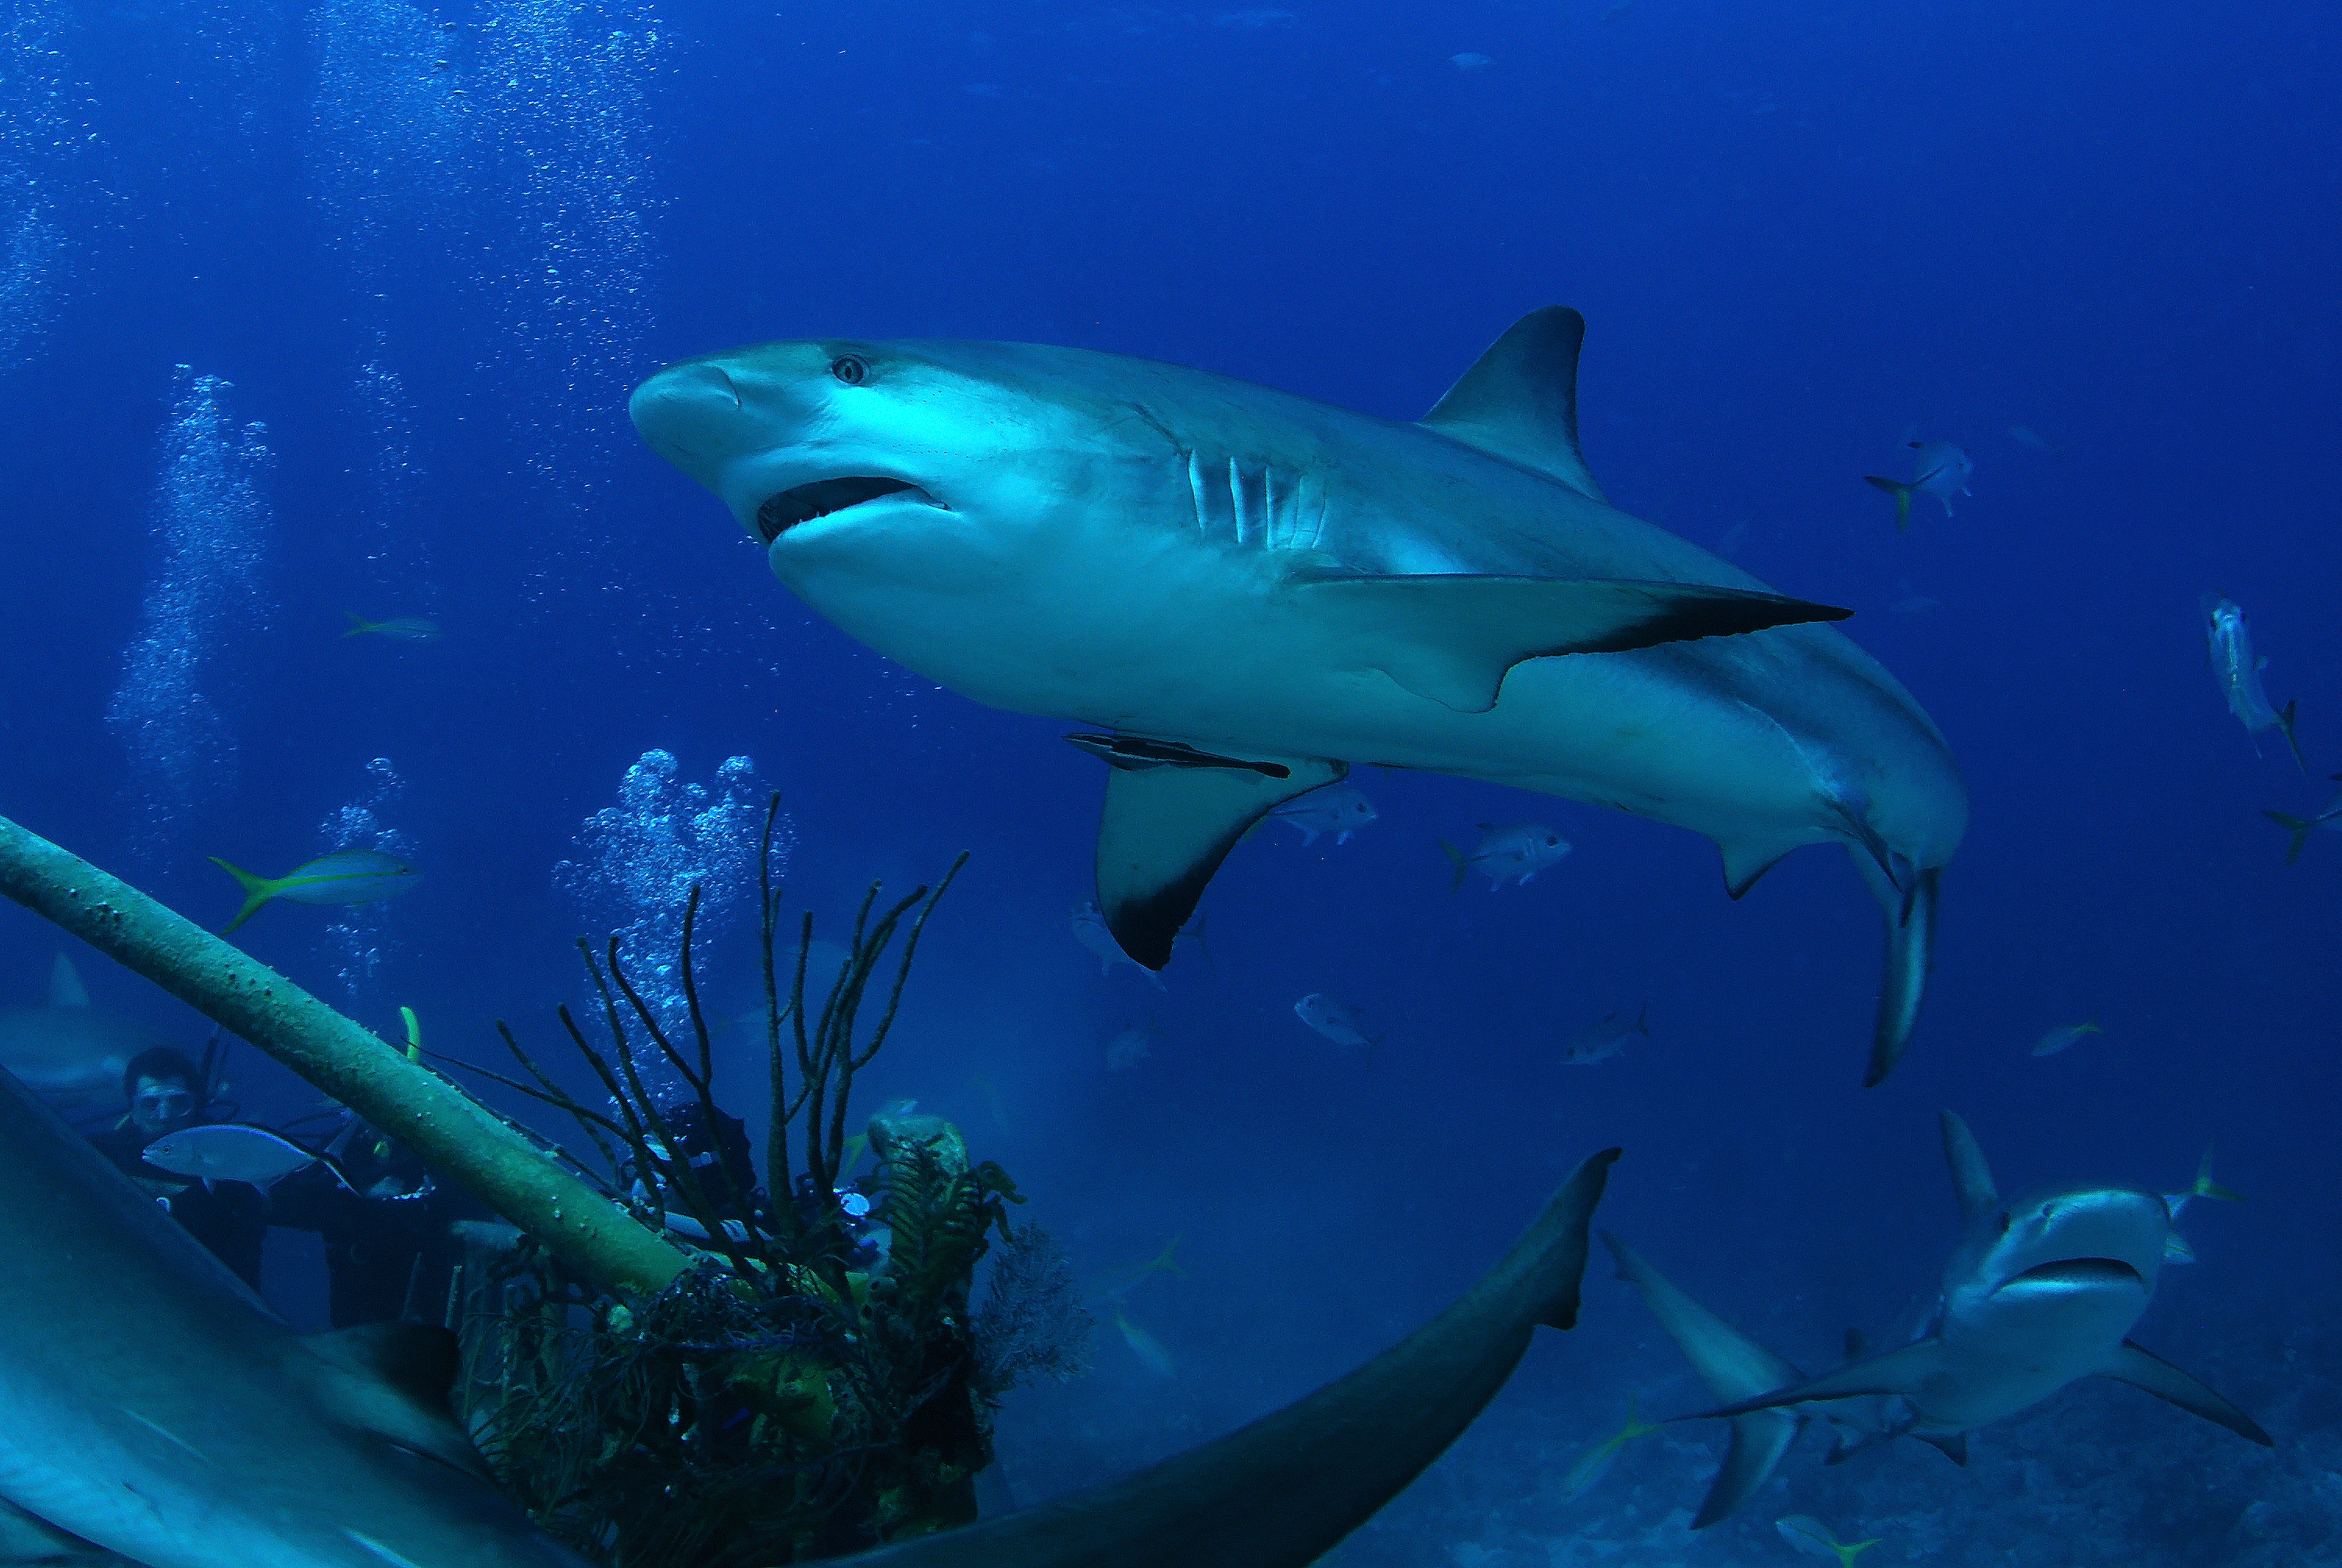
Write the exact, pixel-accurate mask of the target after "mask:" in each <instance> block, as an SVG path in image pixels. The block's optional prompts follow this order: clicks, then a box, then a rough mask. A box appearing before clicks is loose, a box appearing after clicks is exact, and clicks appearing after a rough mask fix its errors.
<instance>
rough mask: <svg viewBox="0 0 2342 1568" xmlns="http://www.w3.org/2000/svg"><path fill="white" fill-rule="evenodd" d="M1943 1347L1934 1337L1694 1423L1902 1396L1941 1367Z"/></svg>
mask: <svg viewBox="0 0 2342 1568" xmlns="http://www.w3.org/2000/svg"><path fill="white" fill-rule="evenodd" d="M1943 1360H1944V1356H1943V1343H1942V1342H1941V1341H1940V1340H1938V1339H1937V1338H1936V1337H1935V1336H1934V1335H1933V1334H1930V1335H1929V1336H1928V1337H1927V1338H1926V1339H1923V1340H1918V1341H1916V1342H1915V1343H1910V1344H1907V1345H1903V1346H1901V1347H1899V1348H1897V1349H1895V1350H1890V1351H1888V1352H1887V1353H1885V1354H1883V1355H1874V1356H1872V1357H1871V1358H1870V1359H1869V1360H1868V1361H1860V1362H1856V1363H1854V1364H1853V1365H1851V1366H1842V1367H1839V1368H1838V1369H1837V1371H1836V1372H1827V1373H1823V1374H1822V1375H1821V1376H1819V1377H1817V1378H1812V1379H1809V1380H1808V1381H1807V1382H1805V1383H1794V1384H1791V1385H1790V1386H1788V1387H1787V1388H1777V1389H1775V1390H1773V1391H1772V1392H1771V1393H1762V1394H1758V1395H1757V1396H1756V1397H1755V1398H1753V1399H1744V1400H1740V1401H1737V1402H1736V1403H1732V1404H1726V1405H1721V1406H1718V1407H1717V1408H1716V1409H1715V1410H1703V1411H1701V1412H1700V1413H1698V1414H1697V1415H1696V1416H1695V1417H1691V1418H1690V1419H1693V1420H1699V1421H1706V1420H1711V1419H1729V1418H1730V1417H1733V1416H1736V1415H1746V1414H1747V1413H1749V1412H1750V1411H1752V1410H1778V1409H1779V1408H1781V1407H1782V1406H1783V1405H1788V1404H1803V1403H1806V1402H1807V1401H1808V1400H1817V1399H1857V1398H1860V1397H1862V1396H1863V1395H1865V1394H1887V1393H1894V1394H1904V1393H1913V1392H1915V1391H1916V1390H1917V1389H1918V1387H1919V1386H1920V1385H1921V1384H1922V1383H1926V1382H1927V1380H1928V1379H1929V1378H1931V1377H1933V1376H1935V1375H1936V1373H1937V1372H1938V1371H1939V1370H1940V1369H1941V1368H1942V1366H1943Z"/></svg>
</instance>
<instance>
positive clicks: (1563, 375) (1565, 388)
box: [1423, 305, 1607, 504]
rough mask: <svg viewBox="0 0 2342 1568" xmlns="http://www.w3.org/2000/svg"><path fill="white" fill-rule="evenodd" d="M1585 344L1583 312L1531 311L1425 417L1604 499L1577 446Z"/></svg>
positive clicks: (1456, 436) (1459, 437)
mask: <svg viewBox="0 0 2342 1568" xmlns="http://www.w3.org/2000/svg"><path fill="white" fill-rule="evenodd" d="M1585 343H1586V318H1585V317H1584V316H1582V315H1578V314H1577V312H1576V311H1574V310H1572V309H1570V308H1569V307H1568V306H1567V305H1546V307H1545V308H1544V309H1542V310H1533V311H1531V312H1529V314H1528V315H1525V316H1523V317H1521V319H1520V320H1518V321H1516V322H1515V323H1513V325H1511V326H1510V327H1509V328H1507V329H1506V332H1505V335H1504V336H1502V337H1500V338H1498V339H1497V340H1496V342H1495V343H1493V344H1491V345H1488V352H1487V353H1486V354H1484V355H1481V356H1480V357H1479V358H1478V359H1477V360H1476V361H1474V362H1473V365H1472V368H1471V369H1469V370H1467V371H1466V372H1465V373H1464V375H1463V378H1462V379H1461V380H1459V381H1457V382H1456V385H1453V386H1451V387H1449V388H1448V389H1447V395H1446V396H1445V397H1443V398H1441V399H1440V400H1439V402H1438V403H1437V404H1436V405H1435V406H1434V407H1433V408H1432V410H1431V412H1430V413H1428V414H1425V415H1424V416H1423V423H1424V424H1426V425H1428V426H1430V427H1431V428H1432V429H1434V430H1436V431H1437V432H1439V434H1442V435H1445V436H1446V437H1447V438H1448V439H1449V440H1451V441H1460V442H1462V443H1463V444H1465V445H1466V446H1469V447H1473V448H1475V449H1476V450H1477V451H1481V452H1486V453H1487V454H1489V455H1491V456H1494V457H1501V458H1503V459H1504V460H1505V461H1506V462H1507V463H1516V464H1520V465H1521V466H1522V467H1524V468H1527V469H1531V470H1533V471H1535V472H1536V473H1539V474H1544V475H1546V477H1547V478H1550V479H1558V480H1560V481H1561V482H1562V483H1563V484H1566V485H1568V486H1569V487H1570V488H1571V489H1573V490H1576V491H1577V492H1579V493H1580V494H1586V495H1590V496H1592V497H1593V498H1594V499H1595V500H1596V501H1603V502H1604V503H1605V504H1607V502H1606V498H1605V497H1604V495H1603V494H1602V487H1601V486H1600V485H1598V484H1595V483H1594V475H1593V474H1592V473H1591V472H1590V471H1589V470H1588V469H1587V468H1586V454H1585V453H1584V452H1583V451H1582V450H1581V449H1580V448H1579V446H1578V444H1577V351H1578V350H1579V349H1580V348H1582V347H1583V346H1584V345H1585Z"/></svg>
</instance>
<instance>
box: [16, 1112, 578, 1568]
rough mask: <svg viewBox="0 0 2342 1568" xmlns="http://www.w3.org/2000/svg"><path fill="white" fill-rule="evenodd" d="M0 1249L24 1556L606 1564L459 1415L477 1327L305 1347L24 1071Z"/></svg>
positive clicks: (203, 1562)
mask: <svg viewBox="0 0 2342 1568" xmlns="http://www.w3.org/2000/svg"><path fill="white" fill-rule="evenodd" d="M0 1255H5V1256H6V1257H8V1258H9V1259H11V1260H12V1263H13V1266H11V1267H10V1268H8V1269H6V1270H5V1271H0V1343H5V1345H6V1347H7V1354H6V1355H5V1358H0V1390H4V1391H5V1393H0V1400H5V1407H6V1409H7V1411H8V1419H7V1420H6V1421H5V1422H0V1499H5V1505H6V1506H5V1512H7V1513H10V1514H12V1517H10V1518H9V1519H7V1520H6V1521H5V1523H6V1524H7V1525H8V1526H9V1527H10V1528H7V1529H5V1530H0V1535H5V1536H6V1537H7V1538H9V1539H10V1540H11V1541H12V1542H15V1541H20V1540H21V1539H22V1537H23V1536H24V1535H25V1534H31V1535H45V1536H48V1537H50V1541H51V1550H53V1551H55V1552H56V1553H58V1554H59V1555H60V1556H62V1555H63V1554H64V1553H65V1552H67V1551H71V1550H75V1549H78V1550H81V1551H87V1550H88V1545H87V1544H86V1543H95V1545H96V1546H98V1547H103V1548H105V1549H107V1550H109V1551H113V1552H116V1553H121V1554H122V1555H123V1556H124V1557H126V1558H129V1559H131V1560H132V1561H133V1562H135V1563H144V1564H146V1565H147V1568H252V1565H254V1564H257V1563H268V1564H272V1565H277V1568H398V1565H400V1564H428V1565H430V1568H585V1564H584V1563H583V1562H582V1560H581V1559H579V1558H577V1557H575V1556H573V1555H571V1554H570V1553H568V1552H566V1551H565V1550H563V1549H562V1548H561V1547H559V1546H557V1545H555V1543H553V1542H552V1541H550V1540H548V1539H546V1538H545V1536H543V1535H541V1534H539V1533H537V1531H536V1530H535V1527H534V1526H532V1525H531V1524H530V1523H528V1521H527V1519H526V1518H525V1517H524V1516H523V1515H522V1514H521V1513H520V1511H519V1510H518V1509H516V1508H514V1507H513V1506H512V1505H511V1504H510V1503H506V1502H505V1501H504V1499H503V1498H502V1497H500V1496H499V1495H498V1494H497V1493H496V1491H495V1487H494V1486H493V1485H492V1484H491V1483H489V1480H488V1474H487V1469H486V1466H485V1464H484V1463H482V1462H481V1459H480V1456H479V1454H478V1453H477V1452H476V1451H475V1449H474V1448H473V1446H472V1443H471V1440H470V1439H469V1438H467V1437H466V1436H465V1434H464V1432H463V1429H462V1428H461V1427H460V1426H458V1425H457V1424H456V1423H455V1417H454V1416H453V1415H452V1414H451V1413H449V1410H448V1405H447V1388H448V1384H449V1383H450V1382H451V1381H452V1379H453V1377H454V1374H455V1370H456V1349H455V1335H453V1334H451V1333H446V1332H445V1330H442V1329H436V1328H425V1327H422V1326H420V1325H415V1324H408V1323H373V1324H368V1325H366V1326H365V1327H363V1328H355V1329H345V1330H342V1331H340V1332H338V1333H326V1334H316V1335H312V1336H309V1337H307V1338H303V1337H300V1336H297V1335H295V1333H293V1332H292V1330H290V1329H288V1328H287V1327H285V1324H284V1323H283V1322H281V1321H280V1320H279V1319H277V1318H276V1317H275V1315H274V1314H273V1313H270V1312H269V1311H268V1310H267V1309H266V1308H265V1307H264V1306H262V1305H261V1304H260V1302H259V1300H258V1298H257V1297H255V1296H254V1295H253V1294H252V1293H251V1292H249V1291H247V1290H245V1287H244V1286H243V1284H242V1283H240V1282H239V1281H237V1280H236V1278H235V1276H234V1275H233V1274H231V1273H228V1272H227V1270H226V1269H225V1268H223V1267H222V1266H221V1265H220V1264H219V1263H217V1262H215V1260H214V1259H213V1258H212V1256H211V1254H210V1253H206V1252H205V1251H204V1249H203V1247H202V1246H201V1244H200V1243H197V1242H195V1240H194V1238H192V1237H191V1236H189V1235H188V1234H187V1233H185V1231H183V1230H181V1229H180V1228H179V1227H178V1226H177V1225H176V1224H175V1223H172V1221H171V1220H170V1218H169V1216H167V1215H166V1214H165V1213H163V1211H162V1210H161V1209H159V1208H157V1207H156V1206H155V1203H153V1202H152V1201H151V1200H149V1199H148V1198H147V1197H146V1196H145V1193H141V1192H140V1191H139V1190H138V1188H137V1186H136V1184H135V1183H133V1182H131V1181H130V1180H129V1179H127V1178H126V1177H125V1176H124V1175H123V1174H121V1173H120V1172H118V1171H116V1170H115V1169H114V1167H113V1166H112V1165H110V1164H107V1163H106V1160H105V1156H104V1155H102V1154H98V1152H97V1151H96V1150H95V1149H93V1148H91V1147H90V1146H89V1145H88V1144H86V1143H85V1142H84V1141H83V1140H82V1139H80V1138H77V1137H75V1135H74V1134H73V1132H72V1130H71V1129H69V1128H67V1127H66V1126H65V1124H64V1123H63V1122H61V1121H59V1120H58V1119H57V1118H56V1116H55V1114H53V1113H51V1112H50V1111H49V1110H48V1109H47V1108H46V1107H45V1106H44V1105H42V1104H40V1102H39V1101H37V1100H36V1099H35V1098H34V1097H33V1096H32V1095H31V1094H29V1093H27V1092H26V1090H25V1087H24V1086H23V1085H22V1084H18V1083H17V1082H16V1081H15V1079H14V1078H11V1077H9V1076H8V1075H7V1074H0Z"/></svg>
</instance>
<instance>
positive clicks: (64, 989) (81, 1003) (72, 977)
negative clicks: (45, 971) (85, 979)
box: [49, 953, 89, 1007]
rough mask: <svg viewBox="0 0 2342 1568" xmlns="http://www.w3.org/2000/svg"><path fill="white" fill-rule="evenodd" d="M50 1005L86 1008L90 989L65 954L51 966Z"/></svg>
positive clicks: (58, 956)
mask: <svg viewBox="0 0 2342 1568" xmlns="http://www.w3.org/2000/svg"><path fill="white" fill-rule="evenodd" d="M49 1005H50V1006H52V1007H86V1006H88V1005H89V987H87V986H85V985H84V984H82V983H81V974H80V972H79V971H77V970H76V969H75V968H74V964H73V960H72V959H70V958H67V957H66V956H65V954H62V953H60V954H57V961H56V962H55V964H50V965H49Z"/></svg>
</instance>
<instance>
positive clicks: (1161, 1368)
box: [1114, 1307, 1179, 1377]
mask: <svg viewBox="0 0 2342 1568" xmlns="http://www.w3.org/2000/svg"><path fill="white" fill-rule="evenodd" d="M1114 1326H1115V1327H1116V1328H1117V1329H1119V1330H1121V1331H1122V1342H1123V1343H1125V1344H1126V1345H1128V1346H1129V1347H1130V1353H1131V1354H1133V1355H1135V1356H1136V1357H1137V1358H1138V1360H1139V1363H1140V1364H1141V1365H1142V1366H1144V1367H1146V1370H1147V1371H1149V1372H1151V1373H1154V1374H1155V1375H1156V1376H1157V1377H1176V1376H1178V1375H1179V1369H1178V1368H1177V1367H1176V1365H1174V1364H1173V1363H1172V1361H1171V1353H1170V1352H1169V1351H1167V1350H1165V1349H1164V1348H1163V1342H1162V1341H1161V1340H1159V1339H1156V1337H1155V1336H1154V1335H1153V1334H1151V1333H1147V1332H1146V1330H1145V1329H1143V1328H1141V1327H1139V1326H1138V1325H1137V1324H1136V1323H1133V1322H1131V1321H1130V1319H1129V1318H1128V1317H1127V1316H1126V1315H1125V1313H1123V1311H1122V1309H1121V1308H1120V1307H1116V1309H1115V1313H1114Z"/></svg>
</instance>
